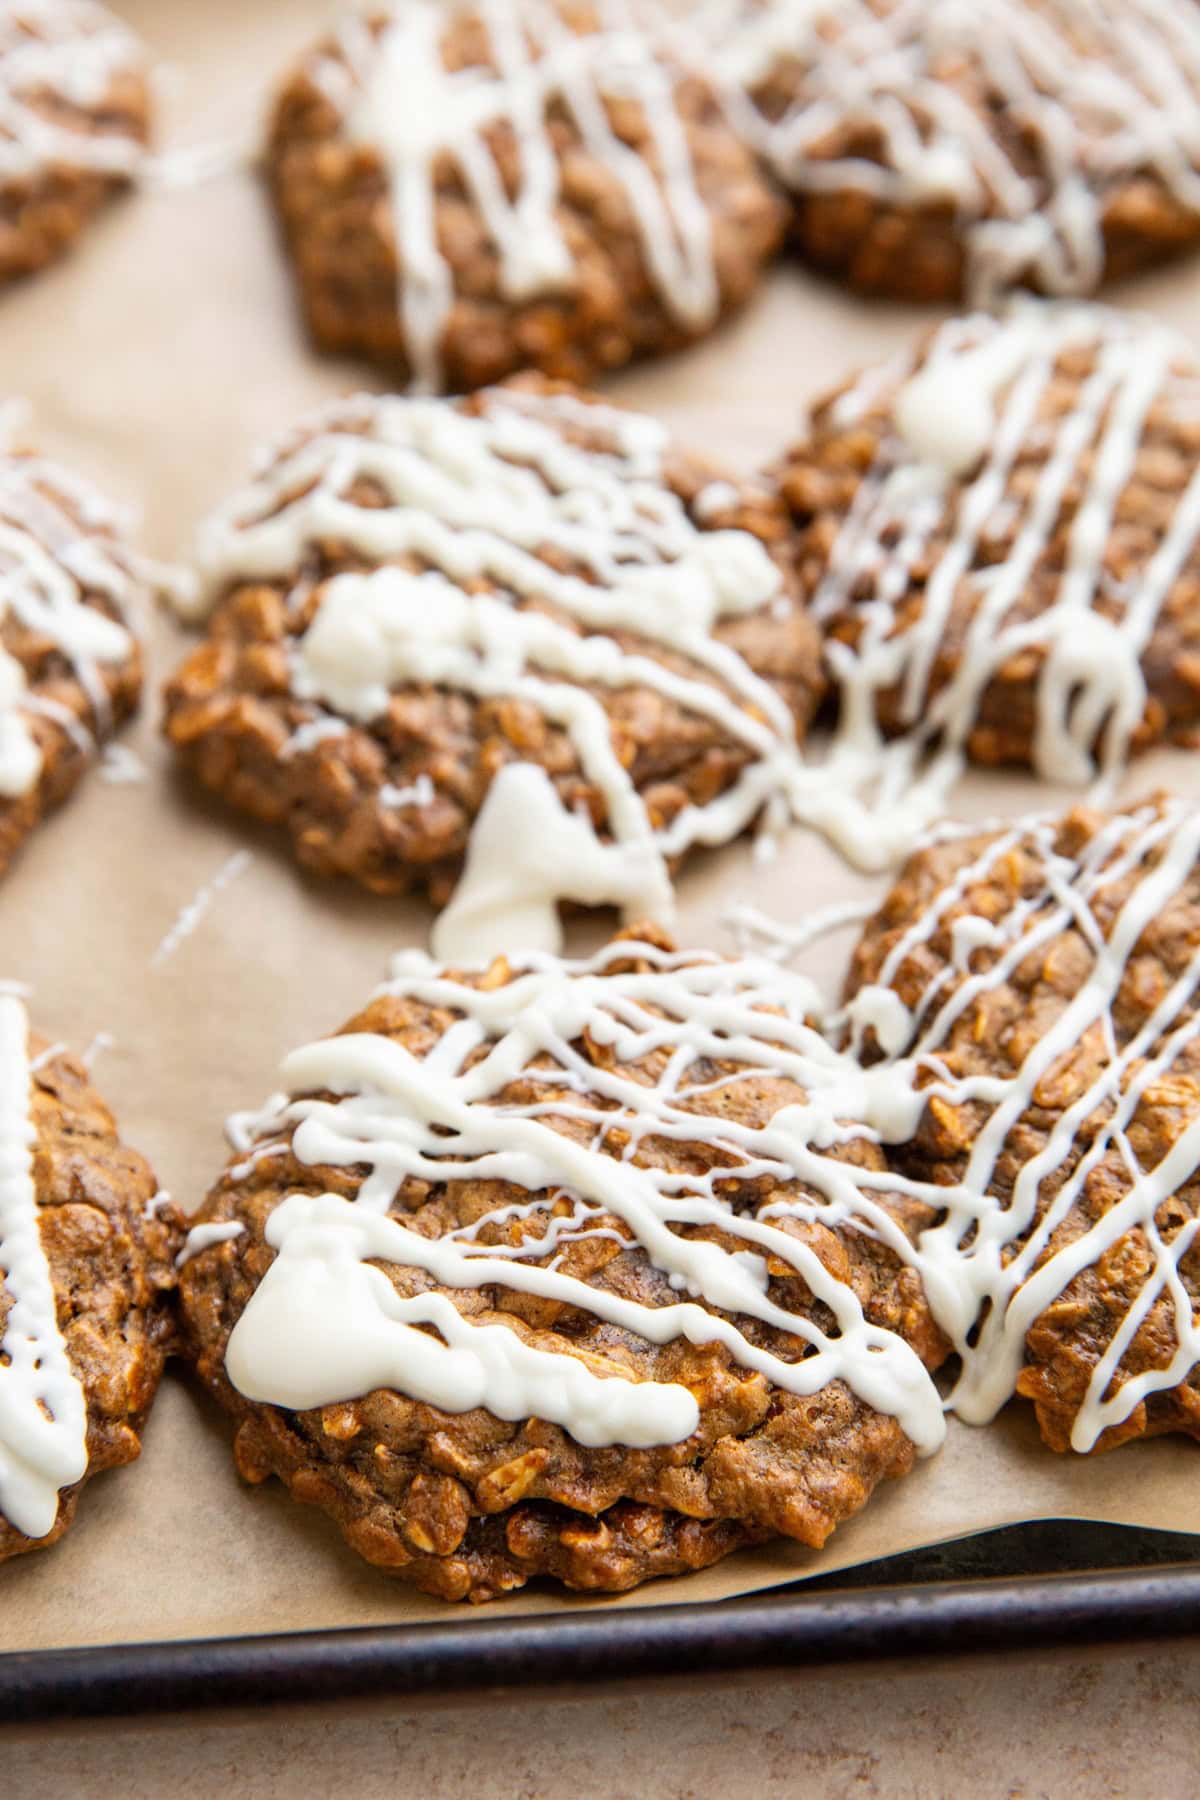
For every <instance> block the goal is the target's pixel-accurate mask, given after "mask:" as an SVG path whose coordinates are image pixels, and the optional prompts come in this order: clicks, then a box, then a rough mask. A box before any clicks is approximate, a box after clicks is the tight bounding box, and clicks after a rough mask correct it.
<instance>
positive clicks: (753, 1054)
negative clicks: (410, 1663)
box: [181, 933, 945, 1601]
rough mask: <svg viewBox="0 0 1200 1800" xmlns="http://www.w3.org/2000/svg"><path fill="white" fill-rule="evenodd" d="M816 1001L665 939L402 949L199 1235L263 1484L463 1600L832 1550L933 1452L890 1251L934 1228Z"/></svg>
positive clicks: (315, 1060)
mask: <svg viewBox="0 0 1200 1800" xmlns="http://www.w3.org/2000/svg"><path fill="white" fill-rule="evenodd" d="M811 1000H812V990H811V988H810V986H809V984H808V983H807V982H804V981H803V980H801V979H800V978H799V977H796V976H794V975H790V974H789V973H787V972H786V971H784V970H781V969H780V968H779V967H778V966H777V965H776V964H774V963H765V962H764V963H755V962H751V961H745V962H736V961H726V960H725V959H722V958H719V957H715V956H706V955H702V954H696V953H694V952H692V953H686V954H685V953H676V952H673V951H671V949H670V948H669V945H668V942H667V940H665V939H663V938H661V937H656V936H655V935H653V934H651V933H644V934H642V935H641V936H640V937H639V936H637V935H636V934H632V933H631V934H630V935H629V936H628V937H626V938H624V939H618V940H614V941H613V942H612V943H611V944H610V945H609V946H608V947H607V948H606V949H605V950H603V951H602V952H600V953H599V955H597V956H596V957H595V958H594V959H592V960H591V961H590V962H588V963H583V964H581V963H563V962H560V961H559V960H558V959H557V958H555V957H549V956H531V957H528V958H524V959H515V960H514V961H513V962H511V963H510V962H506V961H498V962H497V963H495V964H493V965H492V966H491V967H490V968H489V969H487V970H486V972H479V971H476V972H475V973H473V974H462V973H456V972H454V971H448V970H446V969H444V968H442V967H441V966H440V965H437V964H434V963H432V962H430V961H429V960H428V959H426V958H424V957H422V956H420V955H419V954H413V953H409V954H408V955H407V956H406V957H404V958H401V959H398V962H397V968H396V972H395V978H394V979H393V981H392V982H390V983H389V984H388V985H387V986H386V987H385V988H383V989H381V990H380V992H379V994H378V995H377V996H376V997H375V998H374V999H373V1000H372V1002H371V1004H370V1005H369V1006H368V1007H367V1009H366V1010H365V1011H364V1012H363V1013H361V1014H360V1015H359V1016H358V1017H357V1018H355V1019H353V1020H351V1021H350V1023H349V1024H348V1025H347V1027H346V1028H345V1030H344V1032H342V1033H340V1034H338V1035H336V1036H334V1037H332V1038H328V1039H325V1040H323V1041H322V1042H320V1043H317V1044H314V1045H310V1046H309V1047H308V1048H307V1049H304V1050H301V1051H298V1052H296V1053H295V1054H293V1055H292V1056H291V1057H289V1058H288V1060H287V1063H286V1064H285V1067H284V1072H283V1075H284V1081H285V1083H286V1086H287V1092H286V1093H285V1094H280V1095H277V1096H276V1097H275V1098H274V1100H272V1101H270V1102H268V1105H267V1107H266V1109H265V1110H264V1111H263V1112H262V1113H261V1114H259V1115H257V1116H255V1117H252V1118H251V1117H249V1116H246V1117H241V1118H239V1120H238V1121H237V1123H236V1130H235V1134H234V1141H235V1144H236V1145H237V1149H236V1153H235V1156H234V1159H233V1161H232V1163H231V1165H230V1167H229V1168H227V1170H226V1171H225V1173H224V1175H223V1176H222V1177H221V1179H220V1180H219V1181H218V1182H217V1184H216V1185H215V1187H214V1188H213V1189H212V1191H211V1193H210V1195H209V1197H208V1199H207V1201H206V1202H205V1203H204V1205H203V1206H202V1208H201V1209H200V1211H199V1213H198V1214H197V1215H196V1217H197V1218H198V1220H199V1221H200V1231H201V1233H203V1234H204V1235H203V1236H202V1238H201V1239H200V1244H201V1247H200V1248H198V1249H197V1251H196V1254H194V1255H192V1256H190V1257H189V1258H188V1260H186V1262H185V1266H184V1268H183V1271H182V1275H181V1299H182V1315H183V1321H184V1336H185V1353H186V1354H187V1355H188V1356H189V1357H190V1358H191V1359H192V1360H193V1361H194V1363H195V1366H196V1369H197V1371H198V1373H199V1376H200V1379H201V1380H202V1381H203V1383H204V1385H205V1386H206V1387H207V1388H208V1389H209V1391H210V1392H211V1393H212V1394H213V1395H215V1397H216V1398H217V1400H218V1401H219V1402H220V1403H221V1405H222V1406H224V1407H225V1408H226V1409H227V1410H228V1411H229V1412H230V1413H231V1414H232V1416H233V1418H234V1420H235V1421H236V1426H237V1438H236V1459H237V1464H238V1467H239V1469H240V1470H241V1472H242V1474H243V1475H244V1476H246V1477H247V1478H248V1479H250V1480H252V1481H261V1480H264V1479H266V1478H267V1477H268V1476H271V1475H274V1476H277V1477H279V1478H281V1479H282V1480H283V1481H285V1482H286V1483H287V1484H288V1486H289V1488H290V1489H291V1491H292V1494H293V1495H294V1497H295V1498H296V1499H299V1500H303V1501H307V1502H309V1503H311V1504H314V1505H316V1506H319V1507H321V1508H322V1509H323V1510H324V1511H325V1512H327V1513H328V1514H329V1515H330V1516H331V1517H332V1518H333V1519H334V1521H335V1522H336V1524H337V1525H338V1527H339V1529H340V1530H341V1532H342V1533H343V1535H344V1537H345V1538H346V1540H347V1542H348V1543H350V1544H351V1545H352V1546H353V1547H354V1548H355V1549H356V1550H357V1551H359V1552H360V1554H361V1555H363V1556H364V1557H366V1558H367V1560H368V1561H370V1562H373V1563H375V1564H377V1565H379V1566H380V1567H381V1568H383V1569H385V1570H388V1571H389V1572H392V1573H395V1574H398V1575H400V1576H401V1577H403V1578H404V1579H405V1580H408V1581H411V1582H413V1583H415V1584H416V1585H417V1586H418V1587H421V1588H423V1589H425V1590H426V1591H428V1592H430V1593H433V1594H437V1595H440V1596H442V1597H443V1598H446V1599H469V1600H473V1601H481V1600H486V1599H490V1598H493V1597H495V1596H497V1595H501V1594H503V1593H505V1592H507V1591H509V1590H511V1589H514V1588H518V1587H521V1586H522V1585H523V1584H524V1583H525V1582H526V1581H528V1580H529V1579H531V1578H533V1577H534V1576H537V1575H550V1576H553V1577H555V1578H556V1579H557V1580H560V1581H562V1582H565V1583H566V1584H567V1585H568V1586H570V1587H574V1588H582V1589H602V1590H620V1589H625V1588H630V1587H633V1586H635V1585H636V1584H637V1583H639V1582H641V1581H644V1580H647V1579H649V1578H651V1577H653V1576H656V1575H665V1574H673V1573H678V1572H681V1571H683V1570H686V1569H694V1568H700V1567H703V1566H704V1565H705V1564H707V1563H709V1562H712V1561H715V1560H716V1559H717V1558H718V1557H720V1556H723V1555H725V1554H726V1553H727V1552H728V1551H730V1550H732V1549H735V1548H736V1547H737V1546H738V1545H739V1544H744V1543H748V1542H756V1541H759V1540H761V1539H763V1538H765V1537H768V1536H771V1535H774V1534H779V1533H782V1534H785V1535H787V1536H789V1537H792V1538H794V1539H796V1540H797V1541H799V1542H800V1543H803V1544H808V1545H813V1546H816V1545H820V1544H822V1543H823V1542H824V1541H825V1539H826V1538H827V1537H828V1535H829V1533H830V1532H831V1531H832V1530H833V1529H834V1528H835V1526H836V1525H837V1524H838V1523H839V1521H841V1520H843V1519H845V1518H847V1517H849V1516H850V1515H851V1514H853V1513H855V1512H857V1511H858V1509H859V1508H860V1507H861V1506H862V1505H864V1504H865V1502H866V1501H867V1499H868V1498H869V1496H870V1494H871V1492H872V1490H873V1488H874V1487H875V1486H876V1484H877V1483H878V1482H879V1481H880V1480H882V1479H884V1478H885V1477H891V1476H897V1475H902V1474H904V1473H905V1472H906V1471H907V1470H908V1469H909V1468H910V1466H911V1464H912V1461H913V1457H914V1450H915V1448H921V1449H925V1450H928V1449H932V1448H934V1447H935V1446H936V1444H937V1443H938V1442H939V1441H940V1438H941V1434H942V1431H943V1421H942V1410H941V1402H940V1399H939V1397H938V1395H937V1391H936V1389H935V1388H934V1387H933V1385H932V1382H931V1381H930V1379H929V1375H928V1374H927V1372H926V1371H927V1369H928V1368H932V1367H934V1366H936V1364H937V1363H938V1362H939V1361H940V1360H941V1358H942V1356H943V1355H944V1353H945V1340H944V1339H943V1338H942V1335H941V1333H940V1332H939V1331H938V1330H937V1328H936V1327H935V1326H934V1325H933V1323H932V1321H931V1318H930V1314H929V1309H928V1307H927V1305H926V1302H925V1299H924V1296H923V1294H922V1292H921V1288H920V1283H919V1281H918V1280H917V1279H916V1277H915V1276H914V1274H913V1273H912V1271H911V1270H909V1269H907V1268H905V1266H904V1264H903V1261H902V1259H901V1257H900V1256H899V1255H898V1254H897V1251H896V1248H895V1247H894V1246H895V1245H902V1246H905V1247H911V1245H912V1243H913V1242H914V1240H915V1239H916V1237H917V1235H918V1233H919V1232H920V1230H921V1229H922V1227H923V1226H924V1225H925V1224H928V1223H929V1222H930V1221H931V1219H932V1217H933V1216H934V1215H933V1213H932V1211H931V1210H930V1209H929V1208H928V1207H927V1206H925V1205H924V1204H923V1203H920V1202H911V1201H909V1200H906V1199H905V1198H903V1197H902V1196H901V1195H898V1194H893V1193H892V1192H891V1191H890V1183H889V1177H888V1176H887V1174H886V1171H885V1168H884V1160H883V1153H882V1151H881V1149H880V1146H879V1144H878V1142H877V1141H873V1137H874V1133H873V1129H872V1128H871V1127H870V1126H869V1125H867V1126H865V1127H864V1128H863V1129H862V1130H855V1129H854V1128H853V1127H851V1128H847V1129H842V1128H839V1127H838V1126H837V1125H836V1124H835V1119H836V1118H837V1117H838V1116H839V1115H840V1112H841V1109H842V1106H843V1103H844V1104H845V1105H846V1106H847V1107H849V1108H850V1109H851V1110H852V1111H853V1112H854V1113H855V1116H856V1117H858V1116H859V1115H860V1114H861V1116H862V1118H863V1119H864V1120H867V1121H869V1119H870V1117H871V1109H870V1106H869V1105H864V1104H863V1094H862V1092H861V1091H860V1089H861V1081H860V1077H861V1070H858V1069H857V1068H856V1067H855V1066H853V1065H852V1064H850V1063H846V1062H843V1061H842V1060H841V1059H839V1058H838V1057H837V1056H836V1054H834V1053H833V1052H832V1051H831V1050H830V1049H829V1047H828V1046H827V1045H826V1044H825V1043H824V1041H823V1040H822V1039H821V1038H820V1036H819V1034H818V1033H817V1032H816V1031H815V1030H814V1029H813V1028H812V1027H811V1026H810V1025H809V1024H808V1023H807V1022H806V1018H805V1015H806V1012H807V1010H808V1007H809V1005H810V1003H811ZM818 1145H821V1146H823V1148H818V1147H817V1146H818ZM860 1188H865V1189H868V1190H869V1192H870V1195H871V1198H872V1201H873V1203H874V1208H875V1216H876V1218H878V1219H881V1220H884V1221H886V1226H885V1229H886V1231H887V1232H889V1233H890V1234H891V1238H892V1240H893V1242H892V1243H888V1242H884V1241H883V1234H882V1233H878V1234H875V1235H872V1236H868V1235H866V1234H864V1233H861V1232H859V1231H856V1230H854V1229H852V1228H847V1227H846V1226H845V1225H844V1223H843V1222H841V1221H842V1219H843V1216H844V1209H845V1208H848V1207H852V1206H853V1204H854V1202H855V1201H856V1199H857V1198H858V1197H859V1195H860ZM839 1208H840V1209H843V1210H841V1211H839ZM826 1220H828V1221H829V1222H826ZM217 1239H219V1240H220V1241H215V1240H217Z"/></svg>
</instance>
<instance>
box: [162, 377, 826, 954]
mask: <svg viewBox="0 0 1200 1800" xmlns="http://www.w3.org/2000/svg"><path fill="white" fill-rule="evenodd" d="M786 539H787V520H786V517H785V515H784V513H783V509H782V508H781V506H780V505H779V502H778V500H777V498H776V497H775V496H774V495H772V494H771V493H769V492H768V491H767V490H766V489H765V488H764V486H763V485H762V484H761V483H755V482H749V483H741V484H734V483H730V482H728V481H726V480H724V479H722V478H719V477H718V476H716V475H715V474H714V471H713V470H712V468H711V467H709V466H708V465H707V464H705V463H703V462H702V461H700V460H699V459H697V458H695V457H692V456H690V455H687V454H684V453H682V452H680V451H677V450H676V449H674V448H673V447H672V446H671V444H670V443H669V441H668V439H667V437H666V434H665V432H664V431H663V429H662V428H661V427H660V426H659V425H658V424H657V423H656V422H655V421H653V420H651V419H648V418H644V417H640V416H639V415H637V414H633V413H627V412H624V411H621V410H618V409H616V408H613V407H610V406H606V405H604V404H602V403H600V402H599V401H597V400H596V399H595V398H594V397H592V396H589V395H586V394H584V393H580V392H578V391H576V390H574V389H571V388H568V387H565V386H562V385H558V384H551V383H548V382H546V381H545V380H544V379H542V378H540V377H533V376H526V377H522V378H519V379H518V380H517V381H516V382H515V383H510V384H508V385H506V386H504V387H501V388H498V389H490V390H485V391H484V392H483V393H481V394H478V395H475V396H473V397H472V398H470V399H467V400H464V401H458V402H453V403H452V402H447V401H443V400H436V399H414V398H408V399H403V398H389V399H383V400H376V399H371V398H368V397H359V398H357V399H354V400H350V401H347V402H345V403H342V404H340V405H339V406H338V407H336V408H335V409H334V410H333V411H331V412H328V413H325V414H324V415H322V416H321V417H319V418H317V419H314V420H312V421H310V422H309V423H308V424H307V425H305V426H304V427H302V428H301V430H300V431H299V432H298V433H297V434H296V435H295V436H294V437H293V438H291V439H290V440H289V441H287V442H286V443H284V444H283V445H282V446H281V447H280V448H279V449H278V450H277V451H276V452H275V453H274V454H273V456H271V457H270V458H268V459H267V461H266V462H265V463H264V465H263V467H262V470H261V472H260V475H259V478H258V479H257V481H255V482H254V483H253V485H252V486H250V487H249V488H248V489H247V490H245V491H244V492H242V493H240V494H238V495H236V496H235V497H234V498H233V499H232V500H231V501H230V503H229V504H228V506H227V507H226V508H225V509H224V510H223V511H222V512H221V513H220V514H219V515H217V516H216V517H215V518H214V519H213V520H211V521H210V523H209V525H208V526H207V528H206V530H205V531H204V533H203V534H202V538H201V544H200V554H199V560H200V567H201V574H202V576H203V583H202V590H201V593H202V600H203V602H204V604H205V605H208V606H211V607H212V612H211V619H210V623H209V627H208V636H207V639H206V641H205V643H204V644H203V646H202V647H201V648H200V649H198V650H196V651H195V652H194V653H193V654H192V655H191V656H190V657H189V658H188V659H187V660H186V662H185V663H184V664H183V666H182V667H181V668H180V670H179V671H178V673H177V674H176V675H175V676H174V678H173V679H172V680H171V682H170V683H169V685H168V687H167V692H166V716H165V729H166V732H167V736H168V737H169V739H170V740H171V742H172V744H173V745H174V746H175V748H176V749H177V750H178V751H179V753H180V754H181V756H182V757H183V759H184V760H185V761H186V763H187V764H188V765H189V766H190V767H191V768H192V769H193V770H194V771H195V772H196V773H197V774H198V776H199V777H200V779H201V781H203V782H204V784H205V785H206V786H208V787H210V788H213V789H214V790H216V791H217V792H218V793H220V794H222V795H224V796H225V797H226V798H227V799H228V800H230V801H231V802H232V803H233V804H234V805H235V806H237V807H239V808H241V809H242V810H244V811H247V812H250V813H252V814H254V815H255V816H256V817H258V818H260V819H265V820H268V821H271V822H275V823H279V824H282V825H285V826H286V827H287V829H288V831H289V832H290V834H291V837H292V842H293V845H294V848H295V852H296V854H297V856H298V857H299V859H300V860H301V862H302V863H304V864H305V866H306V867H308V868H310V869H313V870H316V871H317V872H319V873H320V874H323V875H331V874H341V875H349V876H351V877H353V878H354V879H355V880H356V881H359V882H361V883H362V884H363V885H364V886H366V887H368V888H371V889H372V890H374V891H375V892H376V893H381V894H395V893H401V892H403V891H405V890H406V889H409V888H414V887H415V888H418V889H420V888H424V889H426V890H427V891H428V892H429V894H430V896H431V897H432V899H433V900H434V902H435V904H437V905H442V904H443V903H444V902H445V901H446V899H447V897H448V896H449V894H450V892H451V890H452V888H453V887H454V884H455V882H456V881H457V880H458V877H459V875H460V872H461V871H462V868H463V861H464V856H466V855H467V850H468V838H469V837H470V839H471V853H470V862H471V864H472V867H473V870H474V876H473V878H472V880H471V882H470V883H464V886H469V887H470V894H469V895H467V896H466V897H460V896H456V901H455V904H456V905H457V906H458V907H459V912H460V913H461V914H462V916H463V920H464V921H466V912H467V911H470V912H471V915H472V918H473V919H474V921H475V923H477V924H478V923H479V922H480V918H481V916H483V915H486V916H488V917H491V919H492V921H493V929H492V931H491V933H490V941H489V942H487V943H486V944H483V945H482V946H480V945H479V944H478V943H476V942H475V941H474V940H473V941H472V943H471V944H470V946H469V947H466V946H465V945H464V942H463V940H462V939H461V938H460V939H459V940H458V941H456V942H455V943H454V944H448V945H447V947H446V954H448V955H454V956H461V955H471V956H474V955H476V954H483V955H490V954H491V953H492V952H493V951H499V950H507V949H510V948H515V947H518V946H529V945H533V944H536V945H540V946H541V947H551V945H552V942H553V938H554V933H555V932H556V930H557V925H556V923H555V921H556V918H557V914H556V913H555V911H554V903H555V901H557V900H558V899H565V900H571V901H575V902H580V903H592V904H600V903H604V902H607V903H616V904H620V905H623V906H624V907H625V909H626V912H627V916H631V917H635V918H636V917H646V916H653V915H657V916H659V917H660V918H664V917H667V916H669V910H670V904H671V901H670V883H669V880H668V878H667V871H668V869H669V868H670V867H673V866H674V864H675V863H676V862H678V860H679V859H680V858H681V857H682V856H683V855H684V853H685V852H686V851H687V850H688V849H689V848H690V847H691V846H692V845H695V844H712V843H718V842H725V841H727V840H728V839H730V838H732V837H734V836H736V835H737V833H738V832H740V831H742V830H744V829H746V827H747V826H749V825H750V824H751V823H752V822H753V821H754V820H755V819H756V818H757V817H759V816H760V815H761V814H762V812H763V809H764V807H769V806H770V803H771V799H772V795H773V793H774V791H775V789H776V786H777V768H778V765H779V763H780V761H781V760H782V759H784V758H786V757H787V756H788V755H789V754H790V755H791V756H793V757H794V754H795V744H796V739H797V735H798V734H800V733H801V732H802V731H803V728H804V726H805V724H806V722H807V720H808V719H809V717H810V715H811V713H812V712H813V710H814V708H815V705H816V703H817V699H818V697H819V695H820V693H821V690H822V677H821V673H820V650H819V643H818V640H817V635H816V632H815V630H814V628H813V626H812V624H811V623H810V621H809V620H808V618H807V617H806V615H805V613H804V611H803V609H802V607H801V606H800V605H799V603H798V601H797V598H796V595H795V592H794V589H793V586H792V584H791V581H790V576H789V575H788V573H787V572H786V570H785V569H784V567H783V563H784V556H783V545H784V543H785V541H786ZM477 817H478V828H477V832H476V833H475V834H474V835H472V826H473V822H474V821H476V819H477ZM469 873H470V871H469ZM485 890H486V891H485ZM481 895H482V896H483V898H482V900H481V899H480V896H481ZM531 907H533V908H536V909H538V916H537V917H536V918H535V917H533V915H532V914H531V913H530V911H529V909H530V908H531ZM518 915H519V916H518ZM464 929H465V923H464ZM506 933H509V935H506ZM511 933H515V935H511ZM530 933H532V934H533V935H532V936H531V935H530Z"/></svg>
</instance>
